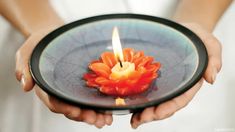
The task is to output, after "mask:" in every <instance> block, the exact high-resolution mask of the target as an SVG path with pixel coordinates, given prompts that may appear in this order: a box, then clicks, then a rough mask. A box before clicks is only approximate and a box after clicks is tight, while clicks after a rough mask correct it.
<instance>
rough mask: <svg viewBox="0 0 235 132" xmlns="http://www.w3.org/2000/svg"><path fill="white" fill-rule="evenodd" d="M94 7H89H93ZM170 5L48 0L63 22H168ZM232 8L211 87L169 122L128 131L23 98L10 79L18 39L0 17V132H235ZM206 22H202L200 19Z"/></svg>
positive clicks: (148, 0)
mask: <svg viewBox="0 0 235 132" xmlns="http://www.w3.org/2000/svg"><path fill="white" fill-rule="evenodd" d="M94 2H95V3H94ZM176 2H177V1H176V0H119V1H111V0H99V1H94V0H93V1H92V0H86V1H82V0H67V1H66V0H64V1H62V0H60V1H58V0H52V4H53V6H54V7H55V9H56V10H57V12H58V13H59V14H60V15H61V17H63V18H64V20H65V21H66V22H71V21H74V20H77V19H81V18H84V17H89V16H93V15H98V14H107V13H126V12H128V13H141V14H148V15H154V16H161V17H169V16H170V15H171V14H172V13H173V12H174V8H175V4H176ZM234 12H235V2H234V3H233V4H232V6H231V7H230V8H229V10H228V11H227V12H226V13H225V15H224V17H223V18H222V19H221V21H220V22H219V24H218V26H217V27H216V29H215V32H214V34H215V35H216V36H217V37H218V39H219V40H220V41H221V42H222V44H223V68H222V71H221V73H220V74H219V76H218V77H217V81H216V83H215V84H214V85H213V86H211V85H208V84H205V85H204V86H203V87H202V89H201V90H200V91H199V92H198V94H197V95H196V97H195V98H194V99H193V101H192V102H191V103H190V104H189V105H188V106H187V107H186V108H184V109H183V110H181V111H179V112H177V113H176V114H175V115H174V116H172V117H171V118H169V119H166V120H163V121H156V122H152V123H148V124H146V125H143V126H141V127H140V128H139V129H137V130H132V129H131V127H130V125H129V120H130V115H126V116H114V122H113V125H112V126H110V127H104V128H103V129H101V130H98V129H96V128H95V127H93V126H89V125H86V124H84V123H80V122H74V121H71V120H68V119H66V118H65V117H64V116H63V115H58V114H54V113H52V112H50V111H49V110H48V109H47V108H46V107H45V106H44V105H43V104H42V103H41V102H40V101H39V99H38V98H37V97H36V96H35V95H34V92H33V91H32V92H30V93H24V92H23V91H22V90H21V88H20V84H19V83H18V82H17V81H16V79H15V76H14V67H15V58H14V56H15V51H16V50H17V48H18V47H19V46H20V45H21V44H22V43H23V42H24V38H23V37H22V36H21V35H20V34H19V33H18V32H17V31H16V30H15V29H13V28H12V27H11V26H10V25H9V24H8V23H7V22H6V21H5V20H4V19H3V18H1V17H0V132H64V131H69V132H83V131H86V132H94V131H101V132H110V131H112V132H120V131H135V132H189V131H190V132H199V131H200V132H235V112H234V111H235V101H234V100H235V68H234V66H235V61H234V60H235V59H234V58H235V35H234V34H235V14H234ZM205 19H206V18H205Z"/></svg>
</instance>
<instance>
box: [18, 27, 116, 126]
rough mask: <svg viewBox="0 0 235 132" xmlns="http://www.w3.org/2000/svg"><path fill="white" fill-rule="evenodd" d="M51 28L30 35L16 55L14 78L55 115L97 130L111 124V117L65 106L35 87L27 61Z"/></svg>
mask: <svg viewBox="0 0 235 132" xmlns="http://www.w3.org/2000/svg"><path fill="white" fill-rule="evenodd" d="M52 30H53V28H45V29H42V30H40V31H38V32H36V33H33V34H32V35H30V36H29V37H28V38H27V39H26V41H25V42H24V44H23V45H22V46H21V47H20V48H19V49H18V51H17V53H16V78H17V80H18V81H20V82H21V85H22V88H23V90H24V91H26V92H27V91H31V90H32V89H34V90H35V92H36V94H37V96H38V97H39V98H40V99H41V101H42V102H43V103H44V104H45V105H46V106H47V107H48V108H49V109H50V110H51V111H52V112H55V113H60V114H64V115H65V116H66V117H67V118H69V119H71V120H75V121H82V122H86V123H88V124H91V125H95V126H96V127H97V128H102V127H103V126H105V125H111V124H112V120H113V119H112V115H110V114H101V113H97V112H95V111H94V110H90V109H81V108H79V107H77V106H72V105H70V104H66V103H64V102H62V101H60V100H59V99H56V98H55V97H52V96H50V95H48V94H47V93H46V92H44V91H43V90H42V89H41V88H39V87H38V86H37V85H35V83H34V81H33V79H32V76H31V74H30V72H29V65H28V63H29V59H30V56H31V53H32V51H33V49H34V48H35V46H36V45H37V44H38V42H39V41H40V40H41V39H42V38H43V37H44V36H45V35H47V34H48V33H49V32H50V31H52Z"/></svg>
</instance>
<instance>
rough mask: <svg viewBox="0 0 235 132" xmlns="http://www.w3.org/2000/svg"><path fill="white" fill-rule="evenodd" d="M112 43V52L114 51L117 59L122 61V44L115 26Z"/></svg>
mask: <svg viewBox="0 0 235 132" xmlns="http://www.w3.org/2000/svg"><path fill="white" fill-rule="evenodd" d="M112 45H113V52H114V55H115V57H116V58H117V60H118V61H121V62H123V61H124V58H123V52H122V45H121V41H120V37H119V33H118V28H117V27H114V28H113V35H112Z"/></svg>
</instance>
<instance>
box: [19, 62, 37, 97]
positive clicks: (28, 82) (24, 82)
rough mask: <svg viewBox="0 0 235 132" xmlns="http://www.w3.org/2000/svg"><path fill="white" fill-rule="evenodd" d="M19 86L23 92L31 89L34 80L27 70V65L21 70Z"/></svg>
mask: <svg viewBox="0 0 235 132" xmlns="http://www.w3.org/2000/svg"><path fill="white" fill-rule="evenodd" d="M21 86H22V88H23V90H24V91H25V92H28V91H30V90H32V89H33V86H34V81H33V78H32V76H31V74H30V72H29V68H28V66H27V67H26V68H25V70H23V75H22V77H21Z"/></svg>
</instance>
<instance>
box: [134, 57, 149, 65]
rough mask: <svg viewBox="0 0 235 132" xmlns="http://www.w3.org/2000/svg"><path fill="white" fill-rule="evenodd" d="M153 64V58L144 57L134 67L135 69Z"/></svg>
mask: <svg viewBox="0 0 235 132" xmlns="http://www.w3.org/2000/svg"><path fill="white" fill-rule="evenodd" d="M152 62H153V57H150V56H145V57H144V58H143V59H142V60H141V62H140V63H139V64H138V65H136V66H137V67H140V66H146V65H148V64H151V63H152Z"/></svg>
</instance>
